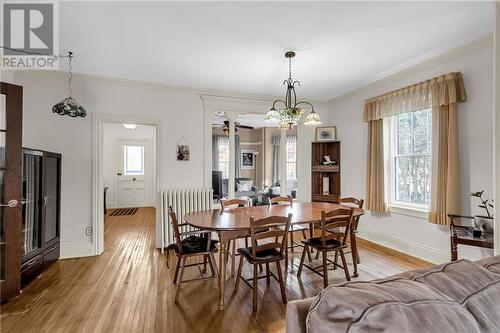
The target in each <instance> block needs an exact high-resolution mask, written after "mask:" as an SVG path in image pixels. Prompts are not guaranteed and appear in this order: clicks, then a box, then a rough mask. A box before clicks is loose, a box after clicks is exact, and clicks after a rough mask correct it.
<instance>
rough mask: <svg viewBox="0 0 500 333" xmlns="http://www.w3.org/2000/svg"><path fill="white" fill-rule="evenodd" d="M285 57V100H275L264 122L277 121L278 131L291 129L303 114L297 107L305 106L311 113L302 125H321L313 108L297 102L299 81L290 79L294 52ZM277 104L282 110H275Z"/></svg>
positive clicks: (304, 102) (286, 54)
mask: <svg viewBox="0 0 500 333" xmlns="http://www.w3.org/2000/svg"><path fill="white" fill-rule="evenodd" d="M285 57H286V58H288V79H287V80H285V81H283V84H286V85H287V88H286V95H285V100H282V99H277V100H275V101H274V102H273V106H272V107H271V110H270V111H269V112H268V113H267V114H266V118H265V119H266V120H277V121H278V123H279V125H278V128H279V129H280V130H285V131H286V130H288V129H291V128H292V126H294V125H297V122H298V121H299V120H300V117H301V116H302V114H303V113H304V111H305V110H304V109H302V108H300V107H298V105H301V104H305V105H309V106H310V107H311V112H310V113H309V114H308V115H307V117H306V120H305V122H304V125H308V126H310V125H321V120H320V118H319V115H318V114H317V113H316V111H314V106H313V105H312V104H311V103H309V102H307V101H299V102H297V95H296V94H295V84H298V85H299V86H300V82H299V81H294V80H293V79H292V58H293V57H295V52H293V51H288V52H287V53H285ZM277 104H281V105H282V108H278V109H277V108H276V105H277Z"/></svg>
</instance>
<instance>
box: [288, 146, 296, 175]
mask: <svg viewBox="0 0 500 333" xmlns="http://www.w3.org/2000/svg"><path fill="white" fill-rule="evenodd" d="M286 178H287V179H297V142H296V140H293V139H289V140H287V143H286Z"/></svg>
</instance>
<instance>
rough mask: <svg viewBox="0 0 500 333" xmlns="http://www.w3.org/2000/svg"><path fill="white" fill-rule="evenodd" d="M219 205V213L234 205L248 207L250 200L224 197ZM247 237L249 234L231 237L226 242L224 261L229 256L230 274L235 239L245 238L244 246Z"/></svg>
mask: <svg viewBox="0 0 500 333" xmlns="http://www.w3.org/2000/svg"><path fill="white" fill-rule="evenodd" d="M220 205H221V210H220V212H221V214H222V213H223V212H224V211H225V210H226V209H228V208H234V207H248V206H250V202H249V201H248V200H244V199H238V198H234V199H226V200H221V202H220ZM248 237H249V236H242V237H238V238H236V239H231V240H229V242H228V244H227V248H228V251H226V262H228V260H229V257H231V276H234V273H235V269H236V267H235V266H236V255H237V254H236V241H237V239H243V238H244V239H245V247H247V246H248Z"/></svg>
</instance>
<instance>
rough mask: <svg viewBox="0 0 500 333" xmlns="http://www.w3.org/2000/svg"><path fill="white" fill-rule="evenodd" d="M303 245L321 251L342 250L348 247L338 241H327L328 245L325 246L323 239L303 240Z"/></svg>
mask: <svg viewBox="0 0 500 333" xmlns="http://www.w3.org/2000/svg"><path fill="white" fill-rule="evenodd" d="M302 243H304V244H306V245H309V246H312V247H313V248H315V249H317V250H319V251H326V250H328V251H332V250H340V249H345V248H346V247H347V245H342V243H341V242H339V241H338V240H337V239H327V240H326V241H325V243H326V244H325V246H323V244H322V240H321V237H314V238H308V239H303V240H302Z"/></svg>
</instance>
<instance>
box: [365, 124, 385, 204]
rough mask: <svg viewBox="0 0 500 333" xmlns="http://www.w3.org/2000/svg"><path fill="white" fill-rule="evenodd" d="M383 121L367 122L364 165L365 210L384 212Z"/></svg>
mask: <svg viewBox="0 0 500 333" xmlns="http://www.w3.org/2000/svg"><path fill="white" fill-rule="evenodd" d="M383 123H384V121H383V120H382V119H379V120H373V121H370V122H368V158H367V164H366V209H368V210H372V211H375V212H385V211H386V207H387V206H386V203H385V197H384V127H383Z"/></svg>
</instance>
